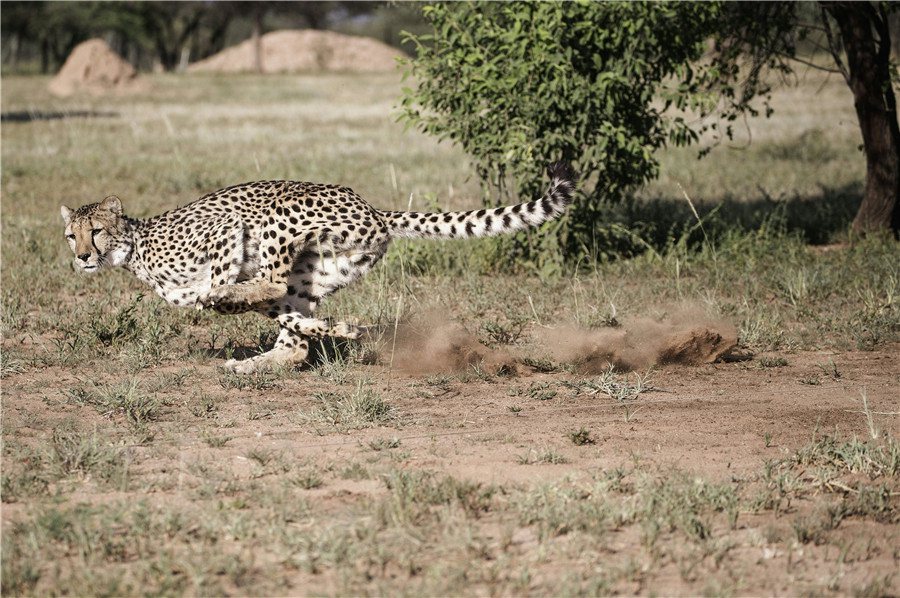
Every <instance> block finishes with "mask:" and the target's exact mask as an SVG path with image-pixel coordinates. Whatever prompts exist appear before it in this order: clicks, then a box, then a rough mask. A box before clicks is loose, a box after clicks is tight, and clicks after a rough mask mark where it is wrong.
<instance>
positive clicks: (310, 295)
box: [61, 163, 575, 372]
mask: <svg viewBox="0 0 900 598" xmlns="http://www.w3.org/2000/svg"><path fill="white" fill-rule="evenodd" d="M549 174H550V178H551V182H550V186H549V188H548V189H547V191H546V193H545V194H544V196H543V197H541V198H540V199H537V200H535V201H531V202H528V203H522V204H518V205H514V206H508V207H503V208H496V209H484V210H472V211H468V212H442V213H420V212H384V211H380V210H377V209H375V208H373V207H372V206H370V205H369V204H368V203H366V202H365V201H364V200H363V199H362V198H360V197H359V196H358V195H357V194H356V193H354V192H353V191H352V190H351V189H348V188H347V187H340V186H337V185H321V184H315V183H304V182H295V181H260V182H255V183H246V184H243V185H235V186H232V187H227V188H225V189H221V190H219V191H216V192H214V193H210V194H208V195H205V196H203V197H201V198H200V199H198V200H196V201H194V202H193V203H190V204H188V205H186V206H184V207H181V208H178V209H175V210H172V211H170V212H166V213H164V214H161V215H159V216H154V217H152V218H148V219H146V220H138V219H134V218H129V217H128V216H126V215H124V214H123V212H122V204H121V201H120V200H119V199H118V198H117V197H115V196H111V197H107V198H106V199H104V200H103V201H102V202H99V203H93V204H89V205H86V206H83V207H81V208H78V209H77V210H71V209H69V208H67V207H65V206H63V207H62V209H61V212H62V217H63V220H64V221H65V223H66V238H67V239H68V241H69V245H70V247H71V249H72V251H73V253H74V254H75V265H76V267H78V268H80V269H82V270H84V271H86V272H94V271H97V270H100V269H102V268H103V267H107V266H122V267H124V268H125V269H127V270H129V271H130V272H132V273H133V274H134V275H135V276H137V277H138V278H139V279H140V280H142V281H143V282H145V283H146V284H148V285H150V286H152V287H153V289H154V290H155V291H156V293H158V294H159V295H160V296H161V297H162V298H163V299H165V300H166V301H168V302H169V303H171V304H173V305H178V306H193V307H196V308H198V309H213V310H216V311H218V312H220V313H228V314H233V313H241V312H246V311H256V312H260V313H263V314H265V315H267V316H269V317H271V318H274V319H276V320H277V321H278V323H279V325H280V332H279V335H278V339H277V340H276V341H275V346H274V348H273V349H272V350H270V351H268V352H266V353H263V354H261V355H258V356H256V357H252V358H250V359H247V360H244V361H235V360H231V361H229V362H227V363H226V367H228V368H230V369H232V370H234V371H238V372H250V371H254V370H256V369H260V368H263V367H266V366H269V365H272V364H277V363H299V362H302V361H303V360H305V359H306V356H307V353H308V351H309V341H308V339H309V338H320V337H322V336H337V337H343V338H356V337H357V336H358V335H359V329H358V328H356V327H355V326H352V325H349V324H347V323H344V322H336V323H332V322H330V321H327V320H323V319H319V318H316V317H314V313H315V310H316V308H317V307H318V306H319V304H320V303H321V302H322V300H323V299H324V298H325V297H327V296H328V295H330V294H332V293H334V292H335V291H337V290H338V289H340V288H343V287H345V286H347V285H348V284H350V283H352V282H353V281H355V280H357V279H358V278H360V277H361V276H363V275H364V274H365V273H366V272H368V271H369V270H370V269H371V268H372V266H373V265H375V264H376V263H377V262H378V260H379V259H381V257H382V256H383V255H384V253H385V251H386V250H387V246H388V243H390V241H391V239H394V238H398V237H408V238H410V237H411V238H463V237H483V236H489V235H498V234H503V233H509V232H513V231H516V230H521V229H523V228H527V227H533V226H538V225H540V224H541V223H543V222H545V221H547V220H550V219H552V218H556V217H557V216H559V215H560V214H562V213H563V212H564V211H565V209H566V206H568V204H569V203H570V202H571V200H572V194H573V193H574V190H575V179H574V176H573V174H572V172H571V171H570V170H569V168H568V166H566V165H565V164H562V163H557V164H554V165H552V166H551V167H550V168H549Z"/></svg>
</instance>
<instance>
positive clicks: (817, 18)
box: [704, 2, 900, 235]
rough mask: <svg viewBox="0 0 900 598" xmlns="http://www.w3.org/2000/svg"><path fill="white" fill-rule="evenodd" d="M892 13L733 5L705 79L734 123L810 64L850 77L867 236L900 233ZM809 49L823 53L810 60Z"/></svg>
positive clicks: (855, 7) (869, 6) (832, 6)
mask: <svg viewBox="0 0 900 598" xmlns="http://www.w3.org/2000/svg"><path fill="white" fill-rule="evenodd" d="M892 10H893V11H896V10H897V5H896V4H889V3H887V2H818V3H816V4H812V3H802V2H731V3H725V4H724V5H722V12H721V15H720V19H719V26H718V27H717V29H716V30H715V31H714V32H713V34H714V39H715V41H716V51H715V52H714V54H713V61H712V64H713V68H711V69H709V70H708V71H706V72H705V73H704V76H705V83H706V85H707V86H708V88H710V89H718V90H720V91H721V92H722V94H723V97H724V98H726V100H727V101H726V104H725V106H724V107H723V109H722V112H723V113H724V114H726V115H728V116H729V117H730V118H734V117H735V116H736V115H738V114H740V113H742V112H748V111H751V108H750V101H751V100H752V99H753V98H755V97H757V96H759V95H765V94H767V93H768V92H769V91H770V86H769V83H768V81H770V80H771V79H772V78H771V77H767V76H766V74H767V72H769V71H776V72H779V73H781V74H790V73H791V72H792V71H793V67H794V65H796V64H797V63H802V64H803V65H805V66H808V67H813V68H818V69H821V70H827V71H831V72H835V73H840V74H841V75H842V76H843V77H844V79H845V80H846V82H847V85H849V87H850V90H851V91H852V92H853V99H854V106H855V108H856V114H857V118H858V119H859V125H860V130H861V133H862V138H863V149H864V154H865V159H866V186H865V191H864V194H863V201H862V203H861V205H860V207H859V210H858V212H857V214H856V218H855V219H854V221H853V230H854V231H855V232H857V233H860V234H865V233H870V232H875V231H880V230H892V231H893V232H894V234H895V235H896V234H897V233H898V232H900V207H898V205H897V198H898V195H900V128H898V122H897V101H896V97H895V95H894V90H893V87H892V84H891V83H892V71H893V70H894V67H893V66H892V64H891V60H890V53H891V27H890V16H891V14H890V13H891V11H892ZM804 44H805V45H810V46H812V48H813V49H815V50H819V52H818V53H815V52H813V53H809V52H806V53H805V52H802V51H801V50H800V46H801V45H804ZM807 54H812V55H811V56H810V55H807ZM823 54H824V56H826V57H827V58H826V60H825V61H823V60H822V59H821V57H822V55H823ZM748 58H749V68H745V69H744V70H743V71H742V70H740V69H739V68H738V66H739V65H740V64H741V63H742V60H743V61H746V59H748ZM894 76H895V77H896V74H894ZM742 77H745V79H744V81H743V82H740V79H741V78H742Z"/></svg>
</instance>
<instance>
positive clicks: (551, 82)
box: [402, 2, 716, 255]
mask: <svg viewBox="0 0 900 598" xmlns="http://www.w3.org/2000/svg"><path fill="white" fill-rule="evenodd" d="M423 12H424V16H425V18H426V19H427V20H428V21H429V22H430V23H431V25H432V27H433V33H432V34H430V35H422V36H418V37H417V38H415V39H414V41H415V42H416V44H417V50H418V58H417V59H415V60H414V61H412V62H411V63H410V67H411V72H412V74H413V75H414V77H415V78H416V80H417V81H418V87H417V89H415V90H412V89H406V90H405V91H406V93H405V96H404V99H403V104H402V107H403V116H404V118H405V119H406V120H407V121H408V122H410V123H413V124H415V125H416V126H418V127H419V128H421V129H422V130H424V131H425V132H427V133H430V134H433V135H437V136H438V137H440V138H444V139H450V140H453V141H455V142H457V143H459V144H460V145H461V146H462V147H463V149H464V150H465V151H466V152H468V153H469V154H470V155H471V156H472V157H473V160H474V163H475V167H476V169H477V172H478V173H479V175H480V176H481V177H482V179H483V180H485V181H486V182H487V183H488V185H490V186H492V187H493V188H495V189H499V190H500V192H501V194H502V195H505V196H507V197H505V198H504V200H508V199H509V197H510V196H513V197H514V196H518V195H522V196H532V195H534V194H536V193H538V192H539V190H540V188H541V187H542V185H543V182H542V173H543V169H544V165H545V164H546V163H547V162H549V161H551V160H555V159H559V158H565V159H567V160H570V161H571V162H573V163H574V164H575V166H576V168H577V170H579V172H580V173H581V176H582V179H583V185H584V186H585V187H586V192H585V194H584V197H583V198H582V199H580V200H579V201H577V202H576V203H575V204H574V205H573V206H572V208H571V214H570V218H569V219H568V221H567V223H566V224H564V225H562V228H560V229H559V238H560V240H561V241H562V242H563V244H564V247H565V250H566V251H567V252H568V253H574V254H576V255H584V254H593V253H595V250H596V244H597V239H595V238H594V233H595V230H594V222H595V221H596V220H597V218H598V215H599V213H600V210H601V208H602V202H603V201H604V199H605V198H609V197H613V198H617V197H620V196H621V195H622V194H623V193H624V192H625V191H626V190H627V189H629V188H632V187H634V186H636V185H640V184H642V183H645V182H647V181H649V180H650V179H652V178H653V177H655V176H656V175H657V172H658V163H657V160H656V158H655V157H654V151H655V150H656V149H658V148H660V147H662V146H664V145H665V144H667V143H674V144H676V145H684V144H687V143H690V142H692V141H694V140H696V138H697V132H696V131H695V130H693V129H692V128H691V127H690V126H689V125H688V124H687V123H686V122H685V121H684V119H682V118H680V117H672V118H667V117H665V116H664V114H663V113H664V111H665V109H666V108H668V107H670V106H675V107H678V108H686V107H688V105H689V102H690V100H691V96H690V94H688V93H685V92H684V90H683V89H682V85H686V84H684V83H681V84H679V83H678V81H689V80H690V76H691V67H690V64H691V62H692V61H694V60H697V59H698V58H700V56H701V54H702V52H703V49H704V40H705V39H706V37H707V35H708V31H709V29H710V27H711V25H712V22H713V19H714V18H715V15H716V9H715V6H714V5H709V4H704V3H688V2H684V3H682V2H676V3H656V2H647V3H643V2H641V3H627V2H509V3H478V4H475V3H436V4H429V5H426V6H425V7H424V8H423ZM673 81H674V82H675V83H674V86H673V84H672V83H671V82H673ZM661 97H662V98H664V105H662V106H658V105H656V104H655V103H654V102H655V100H657V99H658V98H661ZM510 181H511V182H512V186H510V185H509V183H510Z"/></svg>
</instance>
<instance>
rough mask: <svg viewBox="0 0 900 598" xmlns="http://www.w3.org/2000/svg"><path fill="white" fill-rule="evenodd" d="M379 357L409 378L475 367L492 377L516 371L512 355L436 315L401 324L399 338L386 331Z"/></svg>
mask: <svg viewBox="0 0 900 598" xmlns="http://www.w3.org/2000/svg"><path fill="white" fill-rule="evenodd" d="M395 338H396V341H395ZM392 350H393V360H391V357H390V355H391V352H392ZM379 353H380V354H381V355H384V356H385V357H384V360H385V362H391V361H392V365H393V367H394V368H396V369H398V370H401V371H403V372H406V373H407V374H438V373H450V372H462V371H465V370H468V369H469V368H471V367H473V366H478V367H481V368H483V369H484V370H485V371H487V372H490V373H492V374H496V373H498V372H500V371H506V372H510V373H511V372H514V371H515V359H514V357H513V356H512V355H510V354H509V353H507V352H506V351H502V350H498V349H491V348H490V347H486V346H485V345H483V344H481V343H480V342H479V341H478V339H477V338H475V336H474V335H473V334H472V333H470V332H468V331H467V330H466V329H465V328H463V327H462V326H461V325H460V324H457V323H455V322H451V321H449V320H447V318H446V317H444V316H443V315H442V314H439V313H437V312H431V313H426V314H422V315H418V316H416V317H414V318H412V319H410V320H406V321H401V322H400V324H399V325H398V326H397V334H396V337H395V335H394V331H393V330H388V331H386V334H385V335H384V337H383V338H382V341H381V347H380V350H379Z"/></svg>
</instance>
